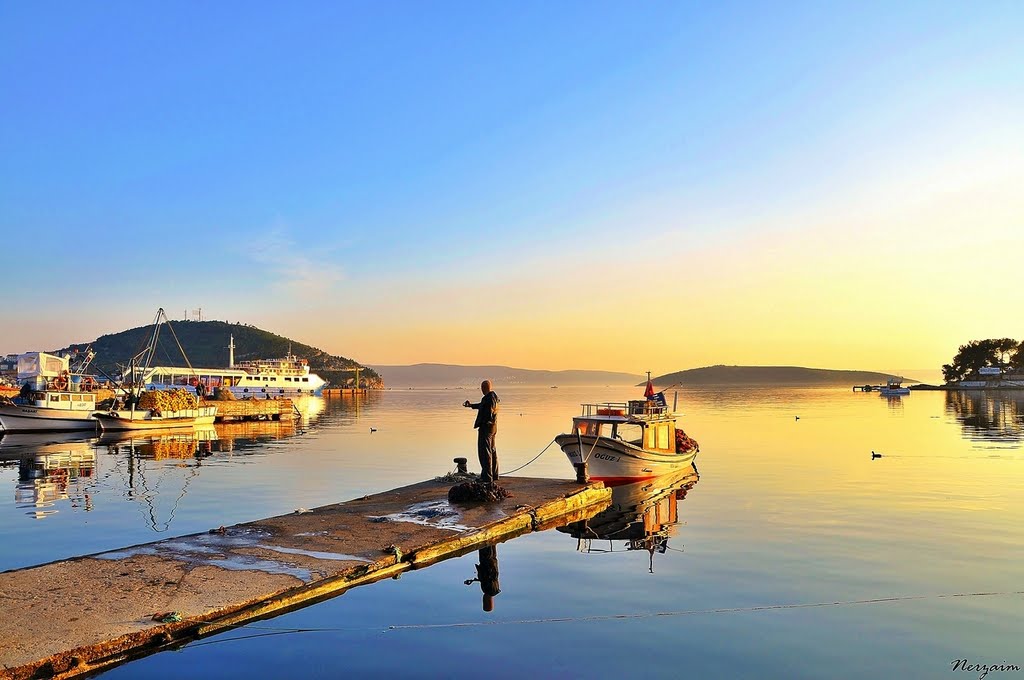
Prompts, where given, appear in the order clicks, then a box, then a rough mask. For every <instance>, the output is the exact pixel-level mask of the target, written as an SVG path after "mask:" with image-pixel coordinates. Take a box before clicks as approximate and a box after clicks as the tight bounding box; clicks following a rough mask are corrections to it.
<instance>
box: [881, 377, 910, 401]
mask: <svg viewBox="0 0 1024 680" xmlns="http://www.w3.org/2000/svg"><path fill="white" fill-rule="evenodd" d="M878 394H879V395H880V396H883V397H901V396H906V395H908V394H910V388H909V387H904V386H903V378H889V379H888V380H886V381H885V387H879V388H878Z"/></svg>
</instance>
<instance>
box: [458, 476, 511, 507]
mask: <svg viewBox="0 0 1024 680" xmlns="http://www.w3.org/2000/svg"><path fill="white" fill-rule="evenodd" d="M510 495H511V494H509V492H508V491H506V490H505V489H504V488H502V487H500V486H498V485H497V484H494V483H493V482H481V481H472V482H463V483H462V484H456V485H455V486H453V487H452V488H450V489H448V502H449V503H497V502H498V501H500V500H502V499H503V498H508V497H509V496H510Z"/></svg>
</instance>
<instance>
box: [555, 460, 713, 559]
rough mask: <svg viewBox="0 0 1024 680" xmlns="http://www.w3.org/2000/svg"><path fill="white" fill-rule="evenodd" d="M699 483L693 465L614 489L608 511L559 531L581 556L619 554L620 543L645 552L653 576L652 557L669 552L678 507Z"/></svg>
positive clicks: (677, 521) (624, 546)
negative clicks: (571, 538)
mask: <svg viewBox="0 0 1024 680" xmlns="http://www.w3.org/2000/svg"><path fill="white" fill-rule="evenodd" d="M698 479H699V475H698V474H697V467H696V465H693V466H691V467H689V468H687V469H686V470H682V471H680V472H676V473H674V474H670V475H664V476H661V477H655V478H654V479H648V480H644V481H642V482H635V483H633V484H622V485H619V486H615V487H613V488H612V504H611V506H609V507H608V509H607V510H604V511H603V512H599V513H598V514H596V515H594V516H593V517H591V518H590V519H587V520H582V521H580V522H573V523H572V524H568V525H566V526H564V527H558V531H561V532H562V533H566V534H569V535H570V536H572V537H573V538H575V539H576V540H577V543H576V549H577V550H578V551H580V552H584V553H595V552H601V553H604V552H618V549H617V548H616V543H617V542H620V541H621V546H622V547H623V548H624V550H646V551H647V552H648V553H649V554H650V556H651V559H650V567H649V569H650V571H651V573H654V554H655V553H656V552H657V553H664V552H666V551H667V550H669V545H668V539H669V538H670V537H671V536H672V535H673V534H674V533H675V528H676V526H677V525H678V523H679V513H678V503H679V501H681V500H683V499H684V498H686V493H687V492H688V491H689V490H690V489H691V488H693V486H694V485H695V484H696V483H697V480H698ZM595 541H608V546H607V548H605V547H600V546H599V545H595Z"/></svg>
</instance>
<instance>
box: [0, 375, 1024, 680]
mask: <svg viewBox="0 0 1024 680" xmlns="http://www.w3.org/2000/svg"><path fill="white" fill-rule="evenodd" d="M498 392H499V394H500V395H501V398H502V409H503V410H502V413H501V421H500V426H499V435H498V451H499V456H500V461H501V466H502V468H503V470H510V469H511V468H514V467H516V466H518V465H520V464H522V463H524V462H526V461H528V460H529V459H530V458H532V457H533V456H534V455H536V454H537V453H538V452H539V451H540V450H541V449H543V448H544V446H545V445H547V444H548V442H550V441H551V439H552V437H553V436H554V435H555V434H558V433H559V432H561V431H564V430H566V429H567V428H568V424H569V421H570V418H571V416H572V415H574V414H575V413H576V412H577V410H578V404H579V403H580V402H582V401H595V400H624V399H626V398H629V397H632V396H634V392H636V390H635V388H631V387H609V388H596V389H594V388H566V387H562V388H560V389H557V390H554V389H550V388H524V387H506V388H503V389H502V388H499V389H498ZM471 397H474V392H472V391H470V390H459V389H447V390H445V389H437V390H420V389H418V390H397V389H396V390H387V391H383V392H380V393H375V394H372V395H370V396H369V397H368V398H364V399H360V400H358V401H355V400H353V399H351V398H348V399H334V400H313V399H311V400H309V401H307V402H305V403H303V404H302V406H303V408H304V413H305V417H304V419H303V421H302V423H301V424H300V425H298V426H297V427H294V426H290V425H281V424H270V425H261V426H254V425H247V426H232V427H229V428H228V427H224V428H222V427H220V426H218V427H217V428H216V431H215V432H214V433H203V435H202V439H203V440H204V441H201V442H198V443H197V442H194V441H182V438H180V437H178V438H175V437H162V438H156V439H155V440H154V439H153V438H149V437H144V438H141V439H136V440H131V441H105V440H96V439H92V440H86V441H82V440H78V441H66V442H55V443H43V442H47V441H49V440H50V439H53V437H43V438H42V439H40V438H24V437H15V436H10V435H8V436H7V437H4V438H3V439H0V545H2V546H3V548H2V550H0V569H12V568H18V567H23V566H28V565H32V564H38V563H41V562H46V561H50V560H55V559H60V558H64V557H68V556H73V555H81V554H85V553H91V552H96V551H100V550H106V549H111V548H116V547H120V546H124V545H131V544H135V543H140V542H147V541H152V540H157V539H160V538H164V537H168V536H173V535H180V534H187V533H193V532H197V531H205V530H207V529H210V528H213V527H217V526H220V525H228V524H232V523H235V522H242V521H249V520H254V519H259V518H263V517H268V516H272V515H277V514H283V513H288V512H292V511H293V510H295V509H296V508H300V507H307V508H309V507H315V506H318V505H324V504H329V503H334V502H338V501H342V500H347V499H349V498H353V497H357V496H362V495H364V494H366V493H372V492H376V491H381V490H385V489H388V488H392V487H396V486H401V485H405V484H410V483H414V482H417V481H421V480H423V479H426V478H430V477H433V476H436V475H439V474H442V473H444V472H447V471H449V470H451V469H452V468H453V465H452V463H451V459H452V457H453V456H456V455H464V456H467V457H468V458H469V459H470V460H471V461H474V460H475V455H474V446H475V437H474V432H473V431H472V429H471V426H472V413H471V412H469V411H467V410H466V409H463V408H461V407H460V406H459V405H460V404H461V402H462V401H463V400H464V399H466V398H471ZM679 399H680V403H679V410H680V411H682V412H683V413H685V414H686V415H685V417H684V418H683V419H682V421H681V424H682V425H683V426H684V427H685V429H686V430H687V432H688V433H689V434H690V435H691V436H693V437H694V438H695V439H697V440H698V441H699V442H700V445H701V453H700V454H699V455H698V457H697V469H698V472H699V481H697V482H696V484H695V485H694V486H692V488H689V489H688V491H685V493H684V492H680V493H678V496H679V500H676V496H677V494H674V493H672V491H671V489H668V490H666V491H664V492H659V488H658V487H657V485H654V487H653V488H652V489H651V490H650V492H651V493H652V494H654V495H655V496H656V499H655V500H657V501H658V507H657V508H656V510H655V511H653V512H654V514H649V517H651V518H654V520H656V521H654V522H653V523H654V526H651V527H648V528H650V529H652V530H658V531H659V535H660V538H657V539H656V540H653V541H647V542H636V541H634V542H633V543H632V544H631V543H630V541H628V540H626V539H624V538H618V539H616V540H610V541H609V540H605V538H603V537H596V538H594V537H592V540H589V541H580V540H578V538H577V537H576V536H578V535H579V532H576V536H574V535H573V533H572V532H571V531H570V532H566V531H547V532H544V533H540V534H532V535H529V536H525V537H521V538H518V539H514V540H512V541H509V542H506V543H502V544H500V545H498V546H497V550H496V552H497V561H498V567H499V574H500V591H501V592H500V594H498V595H497V596H496V597H494V609H493V611H491V612H485V611H483V609H482V606H481V604H482V594H481V588H480V585H479V584H478V583H470V584H469V585H466V584H465V583H464V581H466V580H469V579H472V578H474V577H475V576H476V567H475V565H476V564H477V563H478V562H479V561H480V559H479V557H478V555H477V554H476V553H473V554H470V555H467V556H465V557H462V558H458V559H453V560H449V561H447V562H444V563H441V564H438V565H435V566H432V567H430V568H427V569H424V570H421V571H417V572H412V573H408V574H405V575H403V576H402V577H401V579H399V580H389V581H384V582H380V583H376V584H373V585H370V586H366V587H362V588H357V589H355V590H353V591H351V592H349V593H346V594H345V595H343V596H340V597H337V598H335V599H332V600H329V601H327V602H323V603H320V604H318V605H315V606H312V607H308V608H306V609H302V610H299V611H296V612H292V613H290V614H287V615H284V616H280V617H277V618H275V619H271V620H268V621H262V622H259V623H255V624H253V625H251V626H247V627H244V628H241V629H238V630H235V631H232V632H230V633H225V634H224V635H221V636H218V637H214V638H208V639H206V640H203V641H199V642H196V643H193V644H192V645H189V646H188V647H186V648H184V649H183V650H182V651H179V652H174V653H162V654H158V655H155V656H151V657H147V658H145V659H142V660H139V661H136V662H133V663H131V664H128V665H126V666H122V667H120V668H117V669H114V670H112V671H110V672H108V673H106V674H105V675H106V676H107V677H111V678H120V677H124V678H133V677H146V678H150V679H153V678H180V677H211V678H212V677H217V678H225V677H268V678H269V677H305V678H333V677H338V676H340V675H342V674H363V675H373V676H378V675H379V676H385V675H386V676H391V677H438V676H455V677H471V676H477V675H479V674H481V673H486V674H487V675H488V676H491V677H510V678H511V677H523V676H534V677H553V676H557V677H666V678H668V677H673V678H674V677H682V676H686V677H694V678H866V677H891V678H896V677H899V678H903V677H907V678H932V677H946V676H949V675H950V674H953V673H954V671H952V666H951V664H952V662H953V661H954V660H956V659H969V660H970V662H971V663H972V664H973V663H987V664H1017V665H1018V666H1022V667H1024V652H1022V651H1020V650H1021V649H1022V646H1021V644H1020V639H1021V634H1022V633H1024V596H1022V595H1021V594H1019V593H1020V591H1022V590H1024V584H1022V582H1021V571H1022V566H1021V565H1022V564H1024V450H1022V446H1021V441H1022V438H1024V394H1011V393H1004V394H1000V395H989V396H985V395H965V394H945V393H941V392H915V393H914V394H912V395H911V396H909V397H904V398H902V399H895V400H887V399H885V398H881V397H879V396H877V395H875V394H860V393H852V392H851V391H850V390H849V389H848V388H844V389H838V388H836V389H810V388H808V389H745V388H727V389H702V390H684V391H680V393H679ZM371 428H375V429H376V432H371ZM19 440H21V441H19ZM197 449H198V451H199V453H200V455H199V457H196V455H195V452H196V450H197ZM872 451H875V452H878V453H881V454H882V457H881V458H877V459H872V456H871V453H872ZM519 474H529V475H532V476H540V477H563V478H568V477H570V476H571V474H572V470H571V468H570V467H569V465H568V463H567V462H566V461H565V460H564V457H563V456H562V454H561V453H560V452H559V451H557V450H556V448H555V447H552V448H551V449H549V451H548V452H547V453H546V454H545V455H544V456H542V457H541V458H540V459H539V460H537V461H536V462H535V463H533V464H532V465H530V466H529V467H528V468H526V469H525V470H523V471H522V472H521V473H519ZM641 496H642V494H641ZM669 497H671V498H672V501H671V502H669V501H668V499H669ZM637 498H638V496H637V495H636V494H634V497H633V498H631V499H628V498H624V497H620V498H619V501H621V502H620V503H619V505H624V506H628V505H630V504H631V503H633V502H635V501H636V500H637ZM670 505H671V506H672V507H668V506H670ZM622 509H623V510H624V511H627V512H628V511H629V510H630V508H629V507H623V508H622ZM630 517H632V516H631V515H628V514H626V515H623V516H622V517H606V520H607V521H606V522H605V523H604V526H606V527H613V530H614V531H619V532H621V531H623V527H625V526H626V524H628V520H629V518H630ZM649 523H650V522H649ZM635 528H636V527H635V526H634V529H635ZM599 529H600V527H599ZM617 535H618V536H623V535H625V534H622V533H619V534H617ZM665 536H667V540H666V539H665V538H664V537H665ZM652 547H653V551H651V550H649V549H648V548H652ZM629 548H636V549H629ZM977 593H990V594H987V595H977ZM300 629H301V630H302V631H303V632H297V631H298V630H300ZM979 675H980V674H979V673H968V672H965V671H957V672H955V674H954V675H953V677H978V676H979ZM988 677H989V678H993V677H1007V678H1011V677H1020V678H1024V671H1020V672H1016V673H1015V672H993V673H990V674H989V675H988Z"/></svg>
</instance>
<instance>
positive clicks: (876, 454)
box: [871, 451, 882, 460]
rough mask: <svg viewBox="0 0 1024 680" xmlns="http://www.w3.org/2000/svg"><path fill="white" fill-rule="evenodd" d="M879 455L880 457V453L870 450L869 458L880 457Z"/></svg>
mask: <svg viewBox="0 0 1024 680" xmlns="http://www.w3.org/2000/svg"><path fill="white" fill-rule="evenodd" d="M881 457H882V454H880V453H875V452H874V451H872V452H871V460H874V459H875V458H881Z"/></svg>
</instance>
